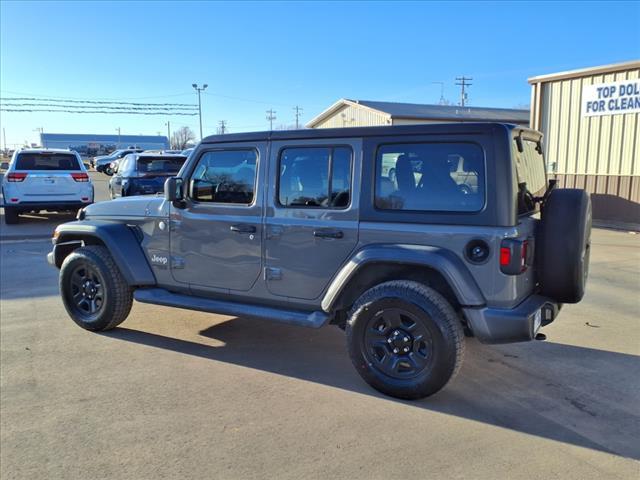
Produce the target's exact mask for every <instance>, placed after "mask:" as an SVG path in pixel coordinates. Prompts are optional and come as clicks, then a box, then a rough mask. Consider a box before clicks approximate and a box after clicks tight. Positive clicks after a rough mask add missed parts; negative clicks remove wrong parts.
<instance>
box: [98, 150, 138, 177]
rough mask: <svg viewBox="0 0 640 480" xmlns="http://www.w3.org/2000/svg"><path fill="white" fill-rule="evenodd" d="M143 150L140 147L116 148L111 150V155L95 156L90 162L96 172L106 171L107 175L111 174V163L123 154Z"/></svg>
mask: <svg viewBox="0 0 640 480" xmlns="http://www.w3.org/2000/svg"><path fill="white" fill-rule="evenodd" d="M141 152H144V150H143V149H142V148H127V149H121V150H116V151H115V152H112V153H111V155H106V156H102V157H95V158H94V159H92V160H93V161H92V162H90V164H91V166H92V167H93V168H95V170H96V171H97V172H102V173H106V174H107V175H113V167H112V166H111V164H112V163H113V162H114V161H117V160H120V159H121V158H122V157H124V156H125V155H129V154H130V153H141Z"/></svg>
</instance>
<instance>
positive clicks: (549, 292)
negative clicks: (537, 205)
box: [536, 188, 591, 303]
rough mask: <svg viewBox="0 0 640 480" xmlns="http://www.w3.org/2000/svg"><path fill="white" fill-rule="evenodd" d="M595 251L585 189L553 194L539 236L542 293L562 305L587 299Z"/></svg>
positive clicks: (537, 239)
mask: <svg viewBox="0 0 640 480" xmlns="http://www.w3.org/2000/svg"><path fill="white" fill-rule="evenodd" d="M590 250H591V197H590V196H589V194H588V193H587V192H585V191H584V190H581V189H573V188H562V189H560V188H558V189H554V190H552V191H551V193H550V194H549V196H548V198H547V200H546V201H545V203H544V205H543V209H542V221H541V222H540V225H539V230H538V235H537V236H536V266H537V274H538V280H539V282H540V285H541V289H542V291H541V293H542V294H543V295H545V296H548V297H550V298H552V299H554V300H556V301H558V302H561V303H578V302H579V301H580V300H582V297H583V296H584V290H585V285H586V282H587V276H588V274H589V254H590Z"/></svg>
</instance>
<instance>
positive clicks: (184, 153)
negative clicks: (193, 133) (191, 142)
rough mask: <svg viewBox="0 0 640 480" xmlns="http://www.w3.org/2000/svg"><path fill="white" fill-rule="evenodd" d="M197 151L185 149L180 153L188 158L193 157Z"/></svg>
mask: <svg viewBox="0 0 640 480" xmlns="http://www.w3.org/2000/svg"><path fill="white" fill-rule="evenodd" d="M194 150H195V148H185V149H184V150H182V152H180V155H184V156H185V157H188V156H189V155H191V153H192V152H193V151H194Z"/></svg>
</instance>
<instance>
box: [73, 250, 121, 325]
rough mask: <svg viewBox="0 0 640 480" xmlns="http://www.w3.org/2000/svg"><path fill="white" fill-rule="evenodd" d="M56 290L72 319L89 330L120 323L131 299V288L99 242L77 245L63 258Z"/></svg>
mask: <svg viewBox="0 0 640 480" xmlns="http://www.w3.org/2000/svg"><path fill="white" fill-rule="evenodd" d="M60 293H61V294H62V301H63V303H64V306H65V308H66V310H67V313H68V314H69V316H70V317H71V318H72V319H73V321H74V322H76V323H77V324H78V325H80V326H81V327H82V328H85V329H87V330H91V331H103V330H110V329H112V328H115V327H117V326H118V325H120V324H121V323H122V322H123V321H124V320H125V319H126V318H127V316H128V315H129V311H130V310H131V304H132V302H133V294H132V290H131V288H130V287H129V285H128V284H127V282H126V281H125V279H124V277H123V276H122V273H120V270H119V269H118V266H117V265H116V263H115V262H114V260H113V258H112V257H111V254H110V253H109V251H108V250H107V249H106V248H105V247H103V246H99V245H89V246H85V247H81V248H78V249H77V250H74V251H73V252H71V253H70V254H69V256H67V258H65V260H64V262H63V263H62V267H61V268H60Z"/></svg>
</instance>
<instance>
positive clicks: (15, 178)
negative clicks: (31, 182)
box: [7, 172, 27, 182]
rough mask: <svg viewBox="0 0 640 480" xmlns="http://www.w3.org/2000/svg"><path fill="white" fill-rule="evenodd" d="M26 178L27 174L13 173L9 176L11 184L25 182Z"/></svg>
mask: <svg viewBox="0 0 640 480" xmlns="http://www.w3.org/2000/svg"><path fill="white" fill-rule="evenodd" d="M25 178H27V174H26V173H16V172H12V173H9V174H8V175H7V180H8V181H10V182H24V179H25Z"/></svg>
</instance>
